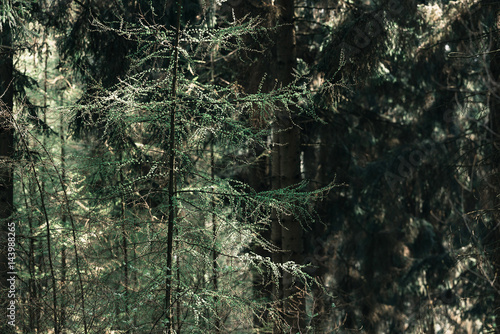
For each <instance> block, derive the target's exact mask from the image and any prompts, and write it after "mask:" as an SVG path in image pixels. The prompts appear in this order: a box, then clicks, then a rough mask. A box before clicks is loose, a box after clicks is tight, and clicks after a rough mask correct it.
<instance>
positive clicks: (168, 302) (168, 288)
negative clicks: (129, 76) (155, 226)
mask: <svg viewBox="0 0 500 334" xmlns="http://www.w3.org/2000/svg"><path fill="white" fill-rule="evenodd" d="M181 11H182V6H181V0H177V27H176V32H175V45H174V57H173V61H174V66H173V71H174V73H173V76H172V91H171V98H172V99H173V100H174V101H175V99H176V96H177V69H178V61H179V37H180V30H181ZM175 112H176V105H175V103H174V106H173V108H172V110H171V111H170V138H169V162H168V166H169V174H168V231H167V272H166V280H165V314H166V318H167V333H168V334H171V333H173V332H174V330H173V320H174V319H173V312H172V289H173V285H172V282H173V280H172V263H173V262H172V258H173V243H174V239H173V238H174V221H175V208H174V204H175V200H174V196H175V192H174V180H175V177H174V165H175Z"/></svg>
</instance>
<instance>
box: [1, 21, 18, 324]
mask: <svg viewBox="0 0 500 334" xmlns="http://www.w3.org/2000/svg"><path fill="white" fill-rule="evenodd" d="M0 30H1V31H0V93H1V94H0V99H1V101H0V225H1V230H0V233H1V234H0V293H1V294H2V295H1V297H0V298H1V302H0V304H1V305H0V307H1V308H2V312H1V313H2V315H1V316H2V320H1V322H0V324H1V325H0V332H2V333H10V332H14V330H13V329H14V327H13V326H10V325H8V324H7V321H6V319H9V318H7V315H8V313H7V312H8V311H7V305H8V303H9V302H10V301H13V300H14V299H13V298H9V297H8V295H9V294H8V293H7V291H6V290H8V289H9V287H10V284H9V281H7V279H10V278H12V277H14V278H15V275H12V274H9V272H11V271H15V268H14V267H13V268H12V269H13V270H11V269H9V265H8V262H9V260H8V256H7V253H8V252H7V250H8V243H7V237H8V233H9V227H10V226H11V225H12V223H13V222H12V221H11V220H10V217H11V215H12V213H13V202H14V197H13V194H14V181H13V171H12V164H11V161H10V160H11V159H12V156H13V154H14V132H13V129H12V126H11V115H12V114H11V112H12V107H13V89H12V86H13V83H12V79H13V69H14V66H13V60H12V59H13V51H12V34H11V30H10V27H9V25H8V24H3V25H2V29H0ZM9 320H10V319H9Z"/></svg>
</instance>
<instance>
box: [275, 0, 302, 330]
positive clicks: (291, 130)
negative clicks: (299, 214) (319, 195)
mask: <svg viewBox="0 0 500 334" xmlns="http://www.w3.org/2000/svg"><path fill="white" fill-rule="evenodd" d="M276 6H277V7H278V8H279V11H280V17H279V18H278V24H279V25H280V27H279V28H278V30H277V36H276V37H277V38H276V61H277V62H276V76H275V77H276V79H277V80H278V83H279V84H281V85H288V84H290V83H291V82H292V81H293V75H292V73H293V71H292V70H293V68H294V67H295V62H296V44H295V27H294V16H295V6H294V1H293V0H277V1H276ZM276 116H277V117H276V118H277V124H276V126H277V129H278V132H277V133H275V136H276V137H277V138H276V139H277V140H278V143H279V145H278V146H277V149H276V151H277V152H275V154H274V156H273V158H277V159H278V161H273V174H274V176H276V175H279V187H280V188H284V187H288V186H291V185H293V184H296V183H298V182H300V132H299V128H298V127H297V126H296V125H295V123H294V122H293V120H292V118H291V117H293V116H292V115H290V114H289V113H288V112H286V111H285V110H283V111H281V112H279V113H278V114H277V115H276ZM278 164H279V167H278V166H276V165H278ZM278 168H279V172H278V171H275V170H276V169H278ZM275 182H276V181H275ZM280 220H281V247H282V249H283V250H284V251H285V252H284V253H283V255H282V259H281V261H282V262H286V261H294V262H296V263H299V264H301V263H302V257H303V252H304V249H303V248H304V246H303V237H302V226H301V225H300V222H299V221H297V220H296V219H294V217H292V216H288V215H282V216H281V217H280ZM276 230H277V228H276ZM273 231H274V229H273ZM273 234H274V237H275V238H277V237H278V235H277V234H279V232H278V231H276V233H273ZM297 283H298V282H294V281H293V279H292V276H291V275H290V274H288V273H284V274H283V283H282V290H283V291H282V295H283V298H284V305H283V310H284V314H285V320H286V322H287V324H288V326H290V327H291V328H290V332H291V333H297V332H299V331H300V330H301V329H302V328H303V324H302V319H303V318H304V312H303V311H302V310H303V309H305V302H304V298H303V296H300V286H299V285H298V284H297Z"/></svg>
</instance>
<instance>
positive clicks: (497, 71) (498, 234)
mask: <svg viewBox="0 0 500 334" xmlns="http://www.w3.org/2000/svg"><path fill="white" fill-rule="evenodd" d="M496 15H497V18H496V25H497V29H499V28H500V10H498V9H497V11H496ZM493 34H494V35H493V36H492V38H493V43H492V50H498V49H499V48H500V34H499V33H498V32H494V33H493ZM490 71H491V75H492V79H493V83H492V92H491V96H490V105H489V107H490V126H491V130H492V133H493V135H492V146H493V150H492V158H491V164H492V166H491V168H492V171H493V173H492V174H491V175H490V179H489V180H488V185H490V189H488V191H489V192H490V194H489V197H490V198H491V205H492V207H491V208H492V209H493V214H494V219H493V225H492V230H491V231H490V233H489V234H488V239H487V240H486V248H487V251H488V254H489V258H490V261H491V264H492V266H493V270H494V275H495V277H496V276H497V275H499V274H500V199H499V197H498V196H499V194H500V54H499V53H498V52H497V51H494V52H493V53H492V55H491V61H490ZM494 282H495V299H494V305H493V309H494V312H495V316H496V333H500V283H499V281H498V280H494Z"/></svg>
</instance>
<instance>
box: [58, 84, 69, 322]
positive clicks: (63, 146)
mask: <svg viewBox="0 0 500 334" xmlns="http://www.w3.org/2000/svg"><path fill="white" fill-rule="evenodd" d="M63 102H64V100H63V92H61V101H60V105H61V106H62V105H63ZM59 144H60V145H61V183H62V185H61V186H62V187H66V136H65V132H64V117H63V113H62V111H61V113H60V115H59ZM61 225H62V227H63V229H64V230H65V229H66V210H64V209H63V210H62V214H61ZM66 268H67V264H66V246H65V245H64V243H63V245H62V247H61V296H62V300H61V319H60V321H61V330H64V328H65V327H66V307H65V303H64V300H65V299H66V298H67V296H66Z"/></svg>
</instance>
